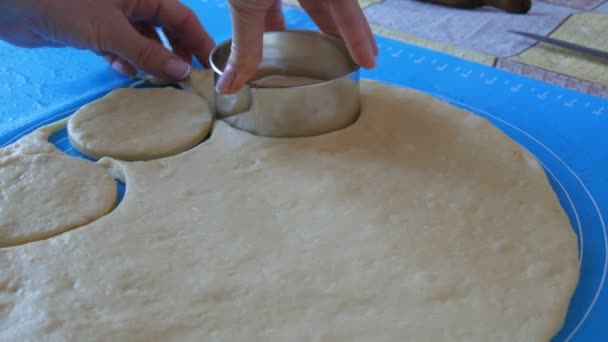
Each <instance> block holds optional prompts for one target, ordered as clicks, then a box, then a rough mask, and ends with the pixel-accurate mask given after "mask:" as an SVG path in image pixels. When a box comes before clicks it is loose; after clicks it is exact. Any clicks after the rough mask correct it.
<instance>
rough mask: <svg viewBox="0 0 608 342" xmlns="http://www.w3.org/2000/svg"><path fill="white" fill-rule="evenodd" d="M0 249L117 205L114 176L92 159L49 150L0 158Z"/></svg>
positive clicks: (78, 222) (72, 225)
mask: <svg viewBox="0 0 608 342" xmlns="http://www.w3.org/2000/svg"><path fill="white" fill-rule="evenodd" d="M0 189H2V190H1V191H0V247H6V246H11V245H17V244H22V243H26V242H30V241H35V240H40V239H44V238H47V237H49V236H52V235H56V234H59V233H62V232H64V231H66V230H69V229H72V228H75V227H78V226H81V225H84V224H87V223H89V222H91V221H93V220H95V219H97V218H99V217H101V216H103V215H105V214H107V213H108V212H109V211H110V210H112V208H114V206H115V205H116V196H117V194H116V184H115V183H114V178H112V176H111V175H110V173H108V171H107V170H106V169H104V168H103V167H101V166H99V165H96V164H94V163H91V162H88V161H85V160H82V159H75V158H70V157H67V156H61V155H54V154H47V153H42V154H23V153H15V154H11V155H9V156H4V157H0Z"/></svg>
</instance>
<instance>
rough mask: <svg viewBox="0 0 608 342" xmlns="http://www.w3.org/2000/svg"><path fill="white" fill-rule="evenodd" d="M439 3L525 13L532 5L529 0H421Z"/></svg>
mask: <svg viewBox="0 0 608 342" xmlns="http://www.w3.org/2000/svg"><path fill="white" fill-rule="evenodd" d="M421 1H423V2H430V3H434V4H439V5H445V6H451V7H459V8H477V7H482V6H492V7H496V8H499V9H501V10H504V11H507V12H509V13H517V14H525V13H528V11H529V10H530V7H532V1H531V0H421Z"/></svg>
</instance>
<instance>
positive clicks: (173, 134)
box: [68, 87, 213, 160]
mask: <svg viewBox="0 0 608 342" xmlns="http://www.w3.org/2000/svg"><path fill="white" fill-rule="evenodd" d="M212 119H213V118H212V115H211V111H210V109H209V106H208V105H207V102H206V101H205V100H204V99H202V98H201V97H200V96H196V95H194V94H191V93H189V92H186V91H182V90H178V89H174V88H171V87H166V88H149V89H134V88H126V89H118V90H114V91H112V92H111V93H110V94H108V95H106V96H105V97H103V98H101V99H99V100H97V101H95V102H93V103H91V104H88V105H86V106H84V107H83V108H81V109H80V110H78V111H77V112H76V113H75V114H74V116H73V117H72V118H71V119H70V120H69V122H68V136H69V138H70V142H71V143H72V145H73V146H74V147H75V148H76V149H77V150H78V151H80V152H81V153H82V154H85V155H87V156H90V157H92V158H95V159H99V158H101V157H112V158H117V159H121V160H148V159H156V158H161V157H167V156H171V155H174V154H177V153H179V152H182V151H184V150H187V149H188V148H191V147H192V146H194V145H196V144H198V143H199V142H200V141H201V140H203V139H204V138H205V137H206V136H207V135H208V134H209V132H210V130H211V126H212V121H213V120H212Z"/></svg>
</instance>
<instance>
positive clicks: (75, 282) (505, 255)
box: [0, 82, 579, 341]
mask: <svg viewBox="0 0 608 342" xmlns="http://www.w3.org/2000/svg"><path fill="white" fill-rule="evenodd" d="M362 106H363V111H362V113H361V117H360V118H359V120H358V121H357V122H356V123H355V124H353V125H351V126H349V127H348V128H346V129H344V130H341V131H338V132H334V133H331V134H327V135H323V136H317V137H310V138H298V139H272V138H263V137H256V136H252V135H249V134H246V133H243V132H241V131H238V130H235V129H233V128H231V127H230V126H228V125H226V124H224V123H221V122H220V123H218V124H216V126H215V128H214V131H213V134H212V137H211V138H210V139H209V140H208V141H206V142H204V143H203V144H200V145H199V146H197V147H195V148H194V149H191V150H189V151H187V152H185V153H182V154H179V155H177V156H173V157H170V158H166V159H161V160H155V161H150V162H136V163H128V162H118V161H114V160H111V159H104V160H102V161H101V163H102V164H103V165H106V166H108V167H110V168H111V170H112V172H113V173H114V174H116V175H118V176H121V177H122V178H124V179H125V180H126V183H127V188H128V191H127V194H126V197H125V199H124V200H123V202H122V203H121V204H120V206H119V207H118V208H116V209H115V210H114V211H112V212H111V213H110V214H109V215H106V216H104V217H102V218H101V219H99V220H97V221H95V222H93V223H92V224H90V225H88V226H86V227H82V228H80V229H77V230H73V231H70V232H67V233H65V234H62V235H59V236H57V237H53V238H51V239H49V240H46V241H44V242H40V243H36V244H28V245H24V246H19V247H17V248H11V249H6V250H0V269H2V270H3V271H2V272H0V317H2V319H0V340H11V341H18V340H52V339H54V340H65V339H76V340H83V341H104V340H129V341H149V340H160V341H167V340H174V341H548V340H549V339H550V338H551V337H552V336H553V335H554V334H555V333H556V332H557V331H558V330H559V329H560V327H561V324H562V322H563V319H564V315H565V313H566V310H567V307H568V303H569V301H570V298H571V296H572V293H573V291H574V288H575V286H576V283H577V279H578V272H579V270H578V267H579V266H578V260H577V243H576V237H575V235H574V234H573V232H572V230H571V227H570V225H569V222H568V219H567V217H566V215H565V214H564V212H563V210H562V209H561V207H560V205H559V203H558V200H557V198H556V196H555V194H554V192H553V190H552V188H551V187H550V185H549V183H548V182H547V179H546V176H545V174H544V172H543V169H542V168H541V167H540V166H539V164H538V163H537V162H536V161H535V160H534V159H533V158H532V157H530V156H529V154H528V153H527V152H525V151H524V150H522V148H520V147H519V146H518V145H517V144H516V143H514V142H513V141H511V140H510V139H509V138H507V137H506V136H505V135H504V134H502V133H501V132H500V131H499V130H498V129H496V128H495V127H493V126H492V125H490V124H489V123H488V122H486V121H485V120H482V119H480V118H478V117H475V116H473V115H471V114H470V113H467V112H464V111H462V110H459V109H456V108H454V107H451V106H448V105H446V104H444V103H441V102H439V101H437V100H434V99H431V98H430V97H427V96H424V95H421V94H420V93H417V92H412V91H409V90H406V89H399V88H394V87H389V86H385V85H379V84H376V83H369V82H364V83H362ZM41 261H44V262H41Z"/></svg>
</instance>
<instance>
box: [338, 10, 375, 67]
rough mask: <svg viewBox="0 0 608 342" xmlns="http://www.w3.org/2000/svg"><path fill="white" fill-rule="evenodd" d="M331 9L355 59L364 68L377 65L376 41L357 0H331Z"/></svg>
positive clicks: (341, 34)
mask: <svg viewBox="0 0 608 342" xmlns="http://www.w3.org/2000/svg"><path fill="white" fill-rule="evenodd" d="M329 9H330V11H331V16H332V18H333V19H334V22H335V24H336V26H337V27H338V30H339V31H340V36H342V39H344V41H345V42H346V46H347V47H348V50H349V51H350V53H351V55H352V56H353V59H354V60H355V61H356V62H357V63H358V64H359V65H361V66H362V67H364V68H367V69H371V68H373V67H374V66H375V65H376V57H375V51H376V50H377V48H376V42H375V40H373V33H372V29H371V27H370V26H369V23H368V22H367V19H365V15H364V14H363V11H362V10H361V7H360V6H359V3H358V2H357V0H332V1H329ZM370 37H372V39H370Z"/></svg>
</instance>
